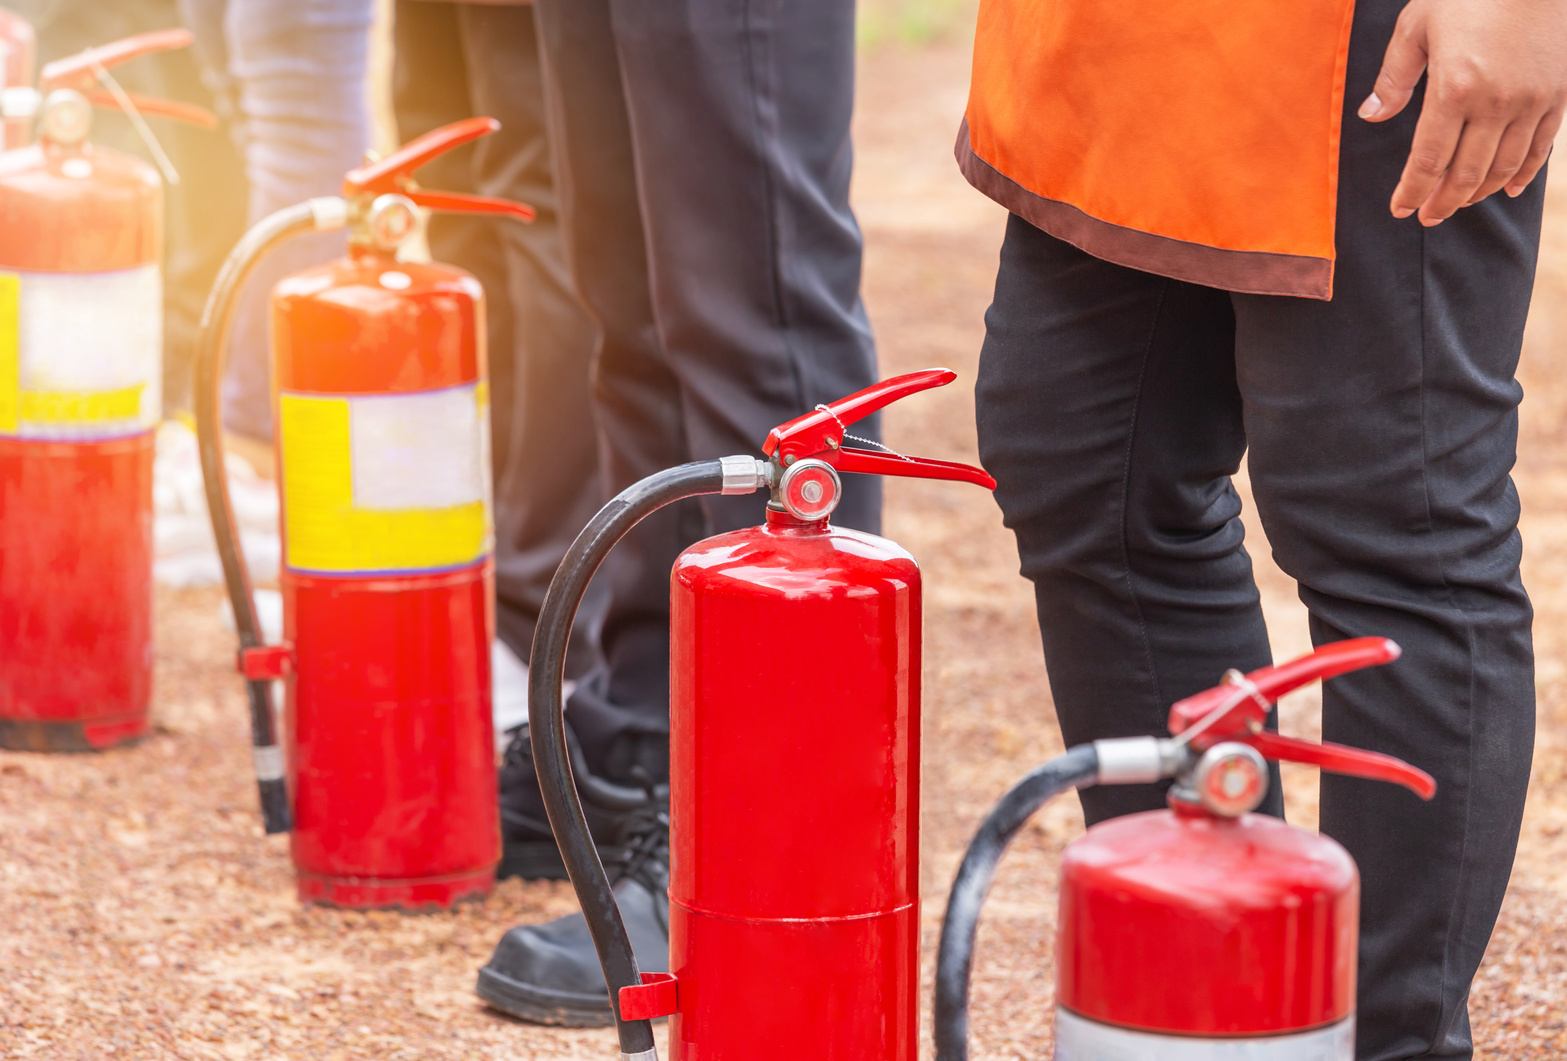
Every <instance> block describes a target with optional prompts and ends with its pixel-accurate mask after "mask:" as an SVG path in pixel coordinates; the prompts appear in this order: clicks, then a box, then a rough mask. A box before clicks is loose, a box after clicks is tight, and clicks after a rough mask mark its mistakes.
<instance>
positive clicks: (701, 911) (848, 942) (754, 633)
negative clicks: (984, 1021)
mask: <svg viewBox="0 0 1567 1061" xmlns="http://www.w3.org/2000/svg"><path fill="white" fill-rule="evenodd" d="M672 579H673V587H672V600H671V605H672V615H671V622H672V625H671V638H672V647H671V668H670V670H671V687H670V716H671V717H670V726H671V737H670V775H671V776H670V798H671V871H670V873H671V877H670V887H669V917H670V954H669V960H670V971H671V972H672V973H674V974H675V976H676V978H677V980H678V984H679V988H678V1002H679V1010H678V1012H677V1013H676V1014H674V1016H673V1017H672V1018H671V1025H670V1050H671V1053H672V1055H673V1057H674V1058H675V1059H677V1061H679V1059H682V1058H684V1059H687V1061H706V1059H720V1058H739V1057H743V1058H746V1059H747V1061H771V1059H778V1061H784V1059H789V1061H795V1059H798V1058H800V1057H823V1058H844V1059H850V1058H852V1059H855V1061H882V1059H887V1061H892V1059H896V1061H912V1059H913V1058H914V1057H915V1055H916V1047H917V1039H916V1034H915V1021H916V1015H917V1005H916V996H915V992H916V989H917V987H918V980H919V976H918V973H919V967H918V961H917V958H918V955H917V947H918V943H919V764H920V759H919V735H920V716H919V704H920V698H919V678H920V575H919V569H918V567H917V566H916V565H915V563H914V561H913V559H912V558H911V557H910V556H909V555H908V554H907V553H905V552H904V551H903V550H902V549H900V548H898V547H897V546H896V545H894V544H893V543H891V542H889V541H886V540H885V539H882V538H877V537H874V536H872V535H868V534H861V533H858V532H855V531H847V530H840V529H837V528H833V527H829V526H828V525H827V524H826V523H825V522H822V523H816V524H800V523H798V522H797V521H795V520H793V518H792V517H789V516H785V515H781V514H777V513H769V516H768V523H767V525H766V526H763V527H757V528H754V529H750V530H742V531H735V532H733V533H729V534H721V535H718V536H716V537H713V538H709V539H707V540H706V541H703V542H699V543H698V544H696V545H694V546H692V547H691V548H690V549H688V550H686V552H684V553H683V554H682V555H681V556H680V558H679V560H678V561H677V562H676V564H675V568H674V572H673V576H672Z"/></svg>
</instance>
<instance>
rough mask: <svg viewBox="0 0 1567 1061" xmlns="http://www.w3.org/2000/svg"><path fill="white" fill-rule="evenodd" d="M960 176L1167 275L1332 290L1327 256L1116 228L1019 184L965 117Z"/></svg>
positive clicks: (1239, 287) (1308, 292)
mask: <svg viewBox="0 0 1567 1061" xmlns="http://www.w3.org/2000/svg"><path fill="white" fill-rule="evenodd" d="M954 153H955V154H956V155H957V159H958V168H959V169H960V170H962V171H963V176H964V177H966V178H968V182H969V183H970V184H972V185H973V186H974V187H975V188H977V189H979V190H980V191H981V192H983V193H985V195H987V196H989V197H990V198H991V199H994V200H995V201H996V202H998V203H1000V204H1001V205H1002V206H1004V207H1006V208H1007V209H1008V210H1010V211H1012V212H1013V213H1014V214H1017V215H1018V216H1019V217H1021V218H1022V219H1023V220H1025V221H1027V222H1028V223H1029V224H1031V225H1033V226H1034V227H1035V228H1039V229H1043V230H1044V231H1046V232H1048V233H1050V234H1051V235H1052V236H1054V237H1056V238H1057V239H1062V240H1065V241H1066V242H1068V243H1070V244H1072V245H1073V246H1074V247H1077V248H1079V249H1081V250H1085V251H1087V252H1088V253H1089V254H1092V255H1093V256H1094V257H1096V258H1103V259H1104V260H1105V261H1107V262H1114V263H1115V264H1117V265H1124V266H1126V267H1127V268H1130V269H1141V270H1142V271H1143V272H1147V273H1154V274H1156V275H1159V276H1168V277H1170V278H1171V279H1172V280H1184V281H1187V282H1188V283H1193V284H1202V285H1204V286H1205V287H1217V288H1221V289H1222V290H1225V291H1238V292H1241V293H1243V294H1248V295H1294V296H1299V297H1301V298H1319V299H1324V300H1326V299H1331V298H1332V297H1333V262H1332V261H1331V260H1329V259H1327V258H1312V257H1306V256H1304V255H1298V254H1272V253H1268V252H1266V251H1234V250H1224V249H1222V248H1219V247H1205V246H1203V245H1202V244H1200V243H1188V242H1186V241H1184V240H1178V239H1170V238H1169V237H1168V236H1156V235H1153V234H1152V233H1148V232H1138V231H1136V230H1135V229H1130V228H1123V227H1121V226H1120V225H1112V224H1109V223H1108V222H1105V221H1100V220H1097V219H1096V218H1092V217H1089V216H1088V215H1087V214H1085V213H1083V212H1082V211H1081V210H1079V209H1078V208H1077V207H1075V206H1072V205H1070V204H1068V203H1062V202H1057V201H1056V200H1054V199H1046V198H1044V197H1043V196H1041V195H1036V194H1035V193H1033V192H1031V191H1029V190H1028V189H1027V188H1024V187H1023V186H1022V185H1020V184H1018V183H1017V182H1016V181H1014V180H1012V178H1010V177H1008V176H1007V175H1006V174H1004V173H1002V172H1001V171H1000V170H998V169H996V168H995V167H994V166H992V165H991V164H990V163H988V162H986V161H985V160H984V159H982V158H980V157H979V156H978V155H976V154H975V153H974V148H973V147H972V146H971V145H970V143H969V129H968V120H967V119H966V118H965V119H964V121H963V125H962V126H961V127H960V128H959V129H958V142H957V147H956V149H955V152H954Z"/></svg>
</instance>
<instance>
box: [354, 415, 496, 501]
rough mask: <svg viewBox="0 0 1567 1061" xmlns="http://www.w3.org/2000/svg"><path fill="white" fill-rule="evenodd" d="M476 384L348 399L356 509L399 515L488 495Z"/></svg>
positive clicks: (482, 497) (483, 431)
mask: <svg viewBox="0 0 1567 1061" xmlns="http://www.w3.org/2000/svg"><path fill="white" fill-rule="evenodd" d="M474 392H475V388H474V386H472V385H470V386H466V387H449V388H447V389H446V390H438V391H422V392H419V393H415V394H377V395H355V396H354V397H353V398H351V399H349V403H348V417H349V438H350V440H351V441H350V445H351V446H352V455H353V469H354V471H353V475H354V507H355V508H360V509H374V510H378V511H382V512H396V511H400V510H403V509H412V508H450V507H452V506H454V505H466V504H470V503H472V502H474V501H483V500H485V493H486V491H485V479H486V475H485V467H484V463H485V462H484V443H485V436H486V434H487V432H486V431H485V423H484V417H483V413H482V409H481V406H480V402H479V400H478V397H477V396H476V394H475V393H474Z"/></svg>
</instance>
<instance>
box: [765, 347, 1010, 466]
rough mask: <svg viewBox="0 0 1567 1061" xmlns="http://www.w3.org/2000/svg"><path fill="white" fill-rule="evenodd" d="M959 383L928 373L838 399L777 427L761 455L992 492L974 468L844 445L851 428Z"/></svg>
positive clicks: (945, 372) (948, 374) (942, 371)
mask: <svg viewBox="0 0 1567 1061" xmlns="http://www.w3.org/2000/svg"><path fill="white" fill-rule="evenodd" d="M957 378H958V374H957V373H956V372H954V371H952V370H951V369H950V368H928V369H925V370H923V371H921V372H909V373H906V374H904V375H902V376H893V377H892V378H891V379H884V380H882V381H881V382H880V383H874V384H872V385H871V386H869V387H866V388H865V389H864V390H861V391H856V392H855V393H853V394H851V395H849V396H848V397H847V398H840V399H839V400H838V401H835V402H833V403H832V404H831V405H819V406H817V407H816V408H815V409H813V410H812V411H811V412H808V413H806V414H805V415H804V416H797V417H795V418H794V419H793V420H790V421H789V422H788V423H786V424H780V425H778V426H777V427H775V428H773V429H772V430H771V431H769V432H768V434H767V441H766V442H765V443H763V445H762V452H763V453H765V454H767V455H768V456H769V457H772V458H774V459H775V460H777V461H778V463H780V464H782V465H784V466H786V467H787V466H788V465H791V464H793V463H795V462H796V461H799V460H804V459H806V458H808V457H814V458H815V459H817V460H820V461H823V462H825V463H827V464H830V465H832V466H833V467H834V468H837V469H838V470H839V471H844V472H866V473H870V474H873V475H902V476H905V477H908V478H916V479H947V480H952V481H955V482H964V483H974V484H975V485H977V486H983V487H984V488H985V489H987V490H994V489H995V488H996V481H995V480H994V479H992V478H991V477H990V476H989V475H988V474H987V473H986V472H985V471H984V470H982V469H980V468H976V467H974V466H973V465H970V464H959V463H957V462H955V461H943V460H933V459H931V458H929V457H906V456H904V455H903V454H901V453H895V452H893V451H891V450H887V451H886V452H882V453H878V452H876V451H874V450H868V449H858V448H855V447H852V446H847V447H846V446H844V444H843V440H844V439H845V438H846V437H852V436H849V434H848V427H849V425H850V424H853V423H856V422H857V421H860V420H863V419H865V418H866V417H867V416H869V415H871V414H872V413H874V412H876V411H877V410H879V409H883V408H886V407H887V406H889V405H891V404H892V403H893V402H895V401H897V400H898V399H900V398H906V397H908V396H909V395H911V394H917V393H918V392H920V391H924V390H930V389H931V388H933V387H945V386H946V385H947V384H949V383H951V382H952V381H953V380H955V379H957Z"/></svg>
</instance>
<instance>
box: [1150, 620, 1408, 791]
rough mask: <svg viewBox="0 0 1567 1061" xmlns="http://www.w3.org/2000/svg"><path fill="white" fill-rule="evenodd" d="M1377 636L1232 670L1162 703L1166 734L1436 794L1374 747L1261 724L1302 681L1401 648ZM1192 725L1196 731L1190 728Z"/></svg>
mask: <svg viewBox="0 0 1567 1061" xmlns="http://www.w3.org/2000/svg"><path fill="white" fill-rule="evenodd" d="M1401 651H1402V650H1401V649H1400V648H1399V647H1398V645H1397V644H1396V643H1395V642H1393V641H1390V640H1388V639H1387V638H1385V637H1359V638H1355V639H1353V640H1350V641H1338V642H1335V643H1334V644H1331V645H1324V646H1322V647H1321V648H1319V649H1317V651H1315V652H1313V653H1311V654H1310V655H1307V656H1302V657H1300V658H1299V659H1296V660H1291V661H1290V662H1288V663H1280V664H1278V665H1277V666H1273V667H1262V668H1260V669H1258V670H1254V671H1252V672H1251V673H1250V674H1247V675H1245V676H1241V675H1238V674H1234V673H1233V672H1232V674H1231V676H1228V677H1226V679H1225V681H1224V682H1223V683H1222V684H1220V685H1216V686H1214V687H1213V688H1212V689H1205V690H1204V691H1202V692H1200V693H1197V694H1195V695H1193V696H1188V697H1187V698H1186V699H1184V700H1181V701H1178V702H1177V703H1176V704H1175V705H1174V706H1173V707H1171V708H1170V723H1169V724H1170V732H1171V733H1173V734H1175V735H1176V736H1179V735H1180V734H1182V733H1184V732H1186V731H1187V730H1192V731H1193V732H1194V736H1193V737H1192V739H1191V745H1192V747H1193V748H1194V749H1195V750H1197V751H1203V750H1205V749H1207V748H1210V747H1212V746H1213V745H1215V744H1217V743H1219V742H1220V741H1238V742H1240V743H1242V744H1249V745H1251V746H1252V747H1253V748H1255V749H1257V751H1259V752H1261V753H1262V755H1263V757H1264V758H1267V759H1277V760H1283V761H1285V762H1292V763H1304V764H1306V765H1308V766H1317V767H1320V768H1321V769H1323V770H1328V771H1331V772H1333V773H1335V774H1347V775H1349V776H1351V777H1366V778H1371V779H1373V780H1377V781H1390V782H1392V783H1393V784H1397V785H1403V786H1404V787H1405V788H1408V789H1410V790H1411V791H1413V792H1414V793H1415V794H1416V795H1418V796H1419V797H1420V798H1421V799H1430V798H1431V797H1432V796H1434V795H1435V794H1436V781H1435V780H1434V779H1433V778H1432V777H1431V775H1430V774H1428V773H1426V772H1425V771H1424V770H1420V769H1417V768H1415V767H1413V766H1410V765H1409V764H1408V763H1406V762H1404V761H1403V760H1401V759H1395V758H1394V757H1393V756H1391V755H1383V754H1381V753H1379V752H1368V751H1362V750H1361V749H1359V748H1347V747H1345V746H1343V745H1341V744H1333V743H1330V742H1328V741H1324V742H1322V743H1321V744H1313V743H1312V742H1310V741H1303V740H1297V739H1296V738H1294V737H1284V736H1280V735H1279V734H1277V733H1270V732H1267V731H1264V730H1263V729H1262V723H1263V720H1264V719H1266V718H1267V717H1268V711H1269V709H1270V708H1271V707H1272V706H1273V703H1274V701H1276V700H1278V698H1279V697H1281V696H1283V695H1285V694H1286V693H1290V692H1293V691H1294V690H1296V689H1299V688H1300V687H1301V686H1303V685H1306V684H1308V683H1310V682H1313V681H1316V680H1318V679H1322V680H1324V681H1326V680H1327V679H1329V678H1333V677H1336V676H1338V675H1340V674H1344V673H1347V672H1348V671H1352V670H1359V669H1361V668H1362V667H1371V666H1376V665H1377V664H1381V663H1391V662H1392V661H1393V660H1395V659H1397V658H1398V657H1399V655H1400V653H1401ZM1199 730H1200V732H1198V731H1199Z"/></svg>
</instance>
